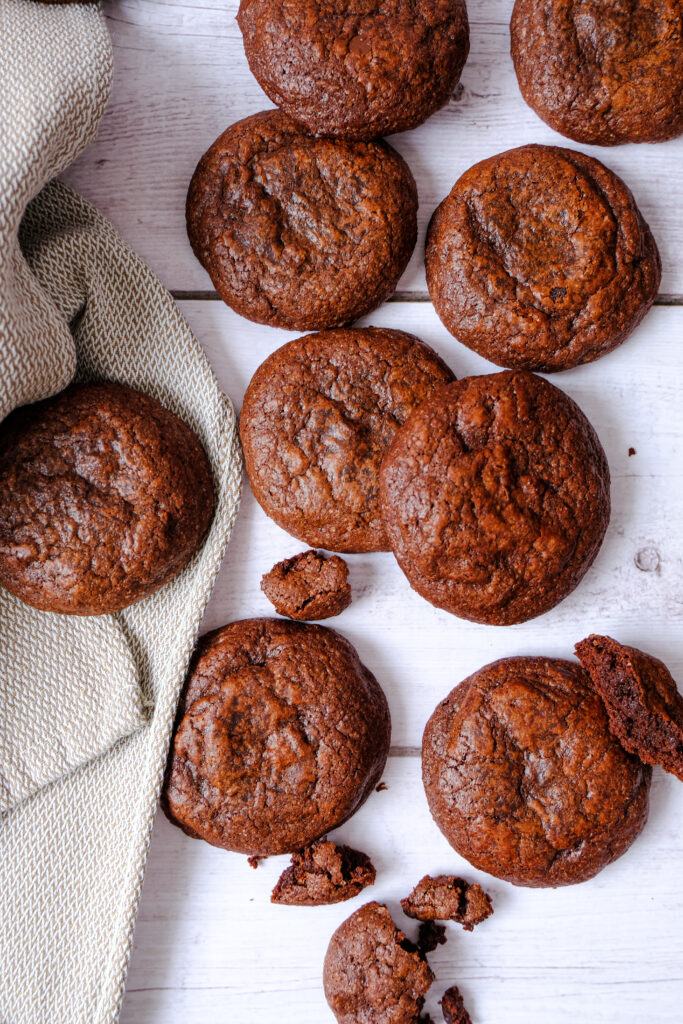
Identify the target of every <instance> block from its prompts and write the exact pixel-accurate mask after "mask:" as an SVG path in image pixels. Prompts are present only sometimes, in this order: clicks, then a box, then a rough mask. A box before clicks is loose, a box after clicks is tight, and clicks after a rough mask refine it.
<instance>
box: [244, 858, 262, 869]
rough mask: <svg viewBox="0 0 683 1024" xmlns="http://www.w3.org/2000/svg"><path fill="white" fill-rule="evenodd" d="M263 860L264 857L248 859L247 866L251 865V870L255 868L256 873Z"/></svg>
mask: <svg viewBox="0 0 683 1024" xmlns="http://www.w3.org/2000/svg"><path fill="white" fill-rule="evenodd" d="M262 860H263V857H247V864H248V865H249V867H250V868H253V869H254V871H256V868H257V867H258V866H259V864H260V863H261V861H262Z"/></svg>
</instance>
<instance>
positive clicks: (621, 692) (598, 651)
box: [576, 636, 683, 782]
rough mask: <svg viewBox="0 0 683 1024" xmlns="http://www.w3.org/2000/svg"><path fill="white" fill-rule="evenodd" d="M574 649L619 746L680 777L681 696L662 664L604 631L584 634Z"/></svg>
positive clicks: (682, 738)
mask: <svg viewBox="0 0 683 1024" xmlns="http://www.w3.org/2000/svg"><path fill="white" fill-rule="evenodd" d="M576 654H577V657H578V659H579V661H580V662H581V664H582V665H583V667H584V668H585V669H586V671H587V672H588V674H589V675H590V678H591V681H592V683H593V686H594V687H595V689H596V690H597V691H598V693H599V694H600V696H601V697H602V700H603V702H604V705H605V708H606V710H607V714H608V715H609V724H610V729H611V730H612V732H613V733H614V735H615V736H616V737H617V738H618V740H619V742H620V743H621V745H622V747H625V748H626V750H630V751H631V753H632V754H637V755H638V757H639V758H640V760H641V761H645V763H646V764H658V765H661V766H662V768H663V769H664V770H665V771H667V772H671V773H672V774H673V775H676V776H677V777H678V778H679V779H680V780H681V782H683V696H682V695H681V694H680V693H679V692H678V688H677V686H676V683H675V681H674V679H673V678H672V676H671V673H670V672H669V670H668V668H667V667H666V665H665V664H664V663H663V662H661V661H659V659H658V658H653V657H652V655H651V654H645V652H644V651H639V650H638V649H637V648H636V647H624V646H623V644H620V643H617V641H616V640H612V638H611V637H609V636H589V637H587V639H586V640H582V641H581V643H578V644H577V645H576Z"/></svg>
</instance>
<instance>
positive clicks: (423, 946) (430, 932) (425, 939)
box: [408, 914, 446, 956]
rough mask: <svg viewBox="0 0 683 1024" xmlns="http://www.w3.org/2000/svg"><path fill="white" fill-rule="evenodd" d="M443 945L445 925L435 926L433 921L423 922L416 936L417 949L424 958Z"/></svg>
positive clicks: (444, 942)
mask: <svg viewBox="0 0 683 1024" xmlns="http://www.w3.org/2000/svg"><path fill="white" fill-rule="evenodd" d="M408 916H409V917H410V916H411V915H410V914H409V915H408ZM445 944H446V928H445V925H442V924H437V923H436V922H435V921H423V922H422V924H421V925H420V928H419V930H418V934H417V948H418V950H419V951H420V953H422V955H423V956H425V955H426V954H427V953H433V952H434V950H435V949H436V947H437V946H444V945H445Z"/></svg>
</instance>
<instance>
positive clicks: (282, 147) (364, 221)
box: [187, 110, 417, 331]
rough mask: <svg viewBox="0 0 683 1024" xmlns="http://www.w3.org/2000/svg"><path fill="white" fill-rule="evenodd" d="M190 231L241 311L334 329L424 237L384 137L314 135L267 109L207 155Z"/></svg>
mask: <svg viewBox="0 0 683 1024" xmlns="http://www.w3.org/2000/svg"><path fill="white" fill-rule="evenodd" d="M187 231H188V236H189V239H190V244H191V245H192V249H193V250H194V254H195V256H196V257H197V259H198V260H199V262H200V263H201V264H202V266H203V267H204V268H205V269H206V271H207V272H208V274H209V275H210V277H211V280H212V281H213V284H214V287H215V288H216V290H217V292H218V294H219V295H220V297H221V298H222V299H223V301H224V302H226V303H227V304H228V305H229V306H231V307H232V308H233V309H234V310H235V312H237V313H240V314H241V315H242V316H245V317H247V319H249V320H254V321H256V323H262V324H269V325H270V326H272V327H287V328H290V329H291V330H304V331H306V330H311V329H322V328H324V327H335V326H338V325H340V324H345V323H350V322H351V321H353V320H356V319H357V318H358V317H360V316H363V315H364V314H365V313H369V312H370V310H372V309H375V308H376V307H377V306H379V305H380V304H381V303H382V302H384V300H385V299H387V298H388V297H389V296H390V295H391V294H392V292H393V291H394V289H395V288H396V284H397V282H398V279H399V278H400V276H401V274H402V273H403V271H404V270H405V268H406V265H407V263H408V260H409V259H410V255H411V253H412V251H413V248H414V246H415V240H416V237H417V188H416V185H415V181H414V179H413V176H412V174H411V173H410V170H409V168H408V166H407V164H406V163H405V161H404V160H403V159H402V157H400V156H399V154H398V153H397V152H396V151H395V150H393V149H392V148H391V147H390V146H388V145H387V144H386V143H385V142H382V141H377V142H341V141H336V140H332V139H316V138H313V137H312V136H310V135H307V134H306V133H305V131H304V130H303V129H301V128H299V127H298V126H297V125H296V124H295V123H294V122H293V121H292V120H290V118H289V117H287V116H286V115H285V114H282V113H280V112H279V111H277V110H267V111H263V112H262V113H260V114H254V115H253V116H252V117H247V118H245V119H244V120H242V121H238V122H237V123H236V124H233V125H231V126H230V127H229V128H228V129H227V130H226V131H225V132H223V134H222V135H221V136H220V137H219V138H218V139H217V140H216V141H215V142H214V144H213V145H212V146H211V148H210V149H209V150H208V151H207V152H206V153H205V154H204V156H203V157H202V158H201V160H200V161H199V164H198V165H197V169H196V170H195V172H194V175H193V177H192V181H191V182H190V188H189V192H188V196H187Z"/></svg>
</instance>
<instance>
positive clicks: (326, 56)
mask: <svg viewBox="0 0 683 1024" xmlns="http://www.w3.org/2000/svg"><path fill="white" fill-rule="evenodd" d="M237 21H238V22H239V26H240V28H241V30H242V35H243V37H244V49H245V52H246V55H247V60H248V61H249V67H250V68H251V70H252V72H253V74H254V76H255V77H256V78H257V80H258V82H259V84H260V86H261V88H262V89H264V90H265V92H266V93H267V94H268V96H269V97H270V99H271V100H272V101H273V103H275V104H277V106H278V107H280V109H281V110H283V111H284V112H285V113H287V114H289V115H290V117H292V118H294V120H295V121H299V122H301V124H303V125H305V127H306V128H307V129H308V130H309V131H310V132H312V133H313V134H314V135H326V136H332V137H335V138H340V139H374V138H376V137H377V136H378V135H391V134H392V133H393V132H402V131H405V130H406V129H408V128H416V127H417V125H419V124H422V122H423V121H425V120H426V119H427V118H428V117H429V115H430V114H433V113H434V111H435V110H438V109H439V107H442V106H443V105H444V103H446V102H447V100H448V98H449V96H450V95H451V93H452V92H453V90H454V88H455V86H456V85H457V83H458V81H459V79H460V73H461V71H462V69H463V66H464V64H465V61H466V59H467V54H468V52H469V27H468V24H467V8H466V6H465V0H412V2H411V3H405V2H404V0H354V2H352V3H349V0H332V2H328V3H325V4H321V3H320V0H299V2H298V3H295V4H287V3H285V4H283V3H282V0H241V3H240V9H239V14H238V16H237Z"/></svg>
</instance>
